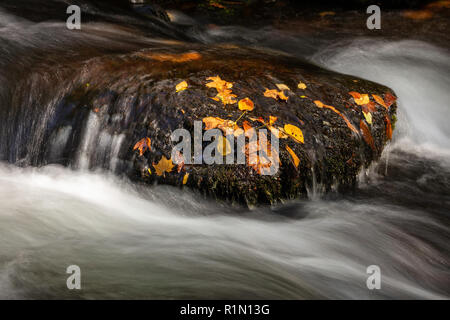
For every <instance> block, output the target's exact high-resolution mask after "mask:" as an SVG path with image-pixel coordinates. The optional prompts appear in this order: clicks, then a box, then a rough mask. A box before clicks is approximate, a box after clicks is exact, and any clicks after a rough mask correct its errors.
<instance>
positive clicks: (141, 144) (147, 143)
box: [133, 137, 152, 156]
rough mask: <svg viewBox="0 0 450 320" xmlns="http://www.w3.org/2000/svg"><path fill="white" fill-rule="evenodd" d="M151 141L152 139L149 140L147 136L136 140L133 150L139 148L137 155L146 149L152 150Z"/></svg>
mask: <svg viewBox="0 0 450 320" xmlns="http://www.w3.org/2000/svg"><path fill="white" fill-rule="evenodd" d="M151 143H152V141H151V140H150V138H149V137H146V138H142V139H141V140H139V141H138V142H136V144H135V145H134V147H133V151H134V150H136V149H139V155H140V156H142V155H143V154H144V152H145V151H146V150H147V149H148V150H149V151H150V150H152V148H151Z"/></svg>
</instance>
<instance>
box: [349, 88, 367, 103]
mask: <svg viewBox="0 0 450 320" xmlns="http://www.w3.org/2000/svg"><path fill="white" fill-rule="evenodd" d="M348 94H349V95H351V96H352V97H353V99H354V100H355V102H356V104H357V105H359V106H362V105H364V104H368V103H369V102H370V99H369V95H368V94H365V93H364V94H361V93H358V92H355V91H351V92H349V93H348Z"/></svg>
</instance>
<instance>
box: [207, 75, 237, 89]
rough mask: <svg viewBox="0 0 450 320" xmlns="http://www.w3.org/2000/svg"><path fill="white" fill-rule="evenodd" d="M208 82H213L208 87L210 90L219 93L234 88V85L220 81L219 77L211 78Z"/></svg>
mask: <svg viewBox="0 0 450 320" xmlns="http://www.w3.org/2000/svg"><path fill="white" fill-rule="evenodd" d="M206 80H210V81H211V82H208V83H207V84H206V86H207V87H208V88H216V89H217V91H222V90H225V89H231V88H232V87H233V83H231V82H227V81H225V80H222V79H220V77H219V76H215V77H209V78H207V79H206Z"/></svg>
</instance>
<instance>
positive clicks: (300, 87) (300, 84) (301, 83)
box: [297, 82, 306, 90]
mask: <svg viewBox="0 0 450 320" xmlns="http://www.w3.org/2000/svg"><path fill="white" fill-rule="evenodd" d="M297 87H298V88H299V89H302V90H305V89H306V84H304V83H303V82H299V83H298V85H297Z"/></svg>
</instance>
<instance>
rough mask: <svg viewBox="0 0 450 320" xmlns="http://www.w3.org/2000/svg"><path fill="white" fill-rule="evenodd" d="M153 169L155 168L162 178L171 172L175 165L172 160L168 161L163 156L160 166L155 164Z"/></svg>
mask: <svg viewBox="0 0 450 320" xmlns="http://www.w3.org/2000/svg"><path fill="white" fill-rule="evenodd" d="M153 167H154V168H155V171H156V174H157V175H158V176H162V175H163V174H164V173H165V172H171V171H172V168H173V167H174V164H173V163H172V159H167V158H166V157H165V156H162V158H161V160H159V162H158V164H155V163H153Z"/></svg>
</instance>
